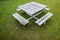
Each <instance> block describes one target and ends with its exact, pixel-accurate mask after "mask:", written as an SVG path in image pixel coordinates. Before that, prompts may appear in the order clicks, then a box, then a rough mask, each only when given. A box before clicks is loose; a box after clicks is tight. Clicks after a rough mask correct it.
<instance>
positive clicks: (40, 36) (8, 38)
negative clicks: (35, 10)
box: [0, 0, 60, 40]
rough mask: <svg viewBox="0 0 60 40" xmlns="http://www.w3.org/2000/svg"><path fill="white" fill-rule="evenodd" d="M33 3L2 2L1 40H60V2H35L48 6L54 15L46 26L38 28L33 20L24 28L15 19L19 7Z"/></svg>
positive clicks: (3, 0)
mask: <svg viewBox="0 0 60 40" xmlns="http://www.w3.org/2000/svg"><path fill="white" fill-rule="evenodd" d="M31 1H32V0H0V40H60V0H33V1H35V2H39V3H42V4H46V5H48V7H49V8H50V12H52V13H53V14H54V15H53V17H51V18H50V19H49V20H48V21H47V24H46V25H42V26H38V25H37V24H35V23H34V22H35V21H36V20H35V19H31V20H30V23H29V24H27V25H26V26H23V25H21V24H20V23H19V22H18V21H17V20H16V19H15V18H13V16H12V14H14V13H16V12H17V11H16V9H17V6H18V5H22V4H25V3H28V2H31ZM23 16H24V15H23ZM24 17H25V16H24ZM38 17H39V16H38ZM26 18H27V17H26Z"/></svg>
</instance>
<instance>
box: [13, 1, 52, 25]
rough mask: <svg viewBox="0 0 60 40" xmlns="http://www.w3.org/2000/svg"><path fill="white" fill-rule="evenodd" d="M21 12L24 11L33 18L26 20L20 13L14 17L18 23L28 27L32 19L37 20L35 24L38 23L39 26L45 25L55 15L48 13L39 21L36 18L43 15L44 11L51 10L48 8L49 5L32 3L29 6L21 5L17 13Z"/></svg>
mask: <svg viewBox="0 0 60 40" xmlns="http://www.w3.org/2000/svg"><path fill="white" fill-rule="evenodd" d="M19 10H24V11H25V12H26V14H27V15H29V16H31V17H30V18H28V19H25V18H23V17H22V16H21V15H19V14H18V13H15V14H13V16H14V17H15V18H16V19H17V20H18V21H20V22H21V23H22V24H23V25H26V24H27V23H29V20H30V19H32V18H35V19H36V20H37V21H36V22H35V23H37V24H38V25H42V24H43V23H44V24H45V23H46V21H47V20H48V19H49V18H50V17H51V16H52V15H53V14H52V13H50V12H48V13H47V14H45V15H44V16H43V17H41V18H39V19H38V18H36V16H37V15H39V14H41V11H42V10H48V11H49V8H48V7H47V5H44V4H39V3H36V2H30V3H27V4H23V5H19V6H18V9H17V11H19Z"/></svg>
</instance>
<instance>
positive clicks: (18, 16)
mask: <svg viewBox="0 0 60 40" xmlns="http://www.w3.org/2000/svg"><path fill="white" fill-rule="evenodd" d="M13 17H14V18H16V19H17V20H18V21H19V22H20V23H21V24H23V25H26V24H27V23H29V21H28V20H26V19H25V18H23V17H22V16H21V15H19V14H18V13H15V14H13Z"/></svg>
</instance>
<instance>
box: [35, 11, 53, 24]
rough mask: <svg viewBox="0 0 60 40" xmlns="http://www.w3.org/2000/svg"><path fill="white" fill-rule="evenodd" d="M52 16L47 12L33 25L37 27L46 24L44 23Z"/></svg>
mask: <svg viewBox="0 0 60 40" xmlns="http://www.w3.org/2000/svg"><path fill="white" fill-rule="evenodd" d="M52 15H53V14H52V13H50V12H48V13H47V14H45V15H44V16H43V17H41V18H40V19H38V20H37V21H36V22H35V23H37V24H38V25H42V24H43V23H46V21H47V20H48V19H49V18H50V17H51V16H52Z"/></svg>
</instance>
